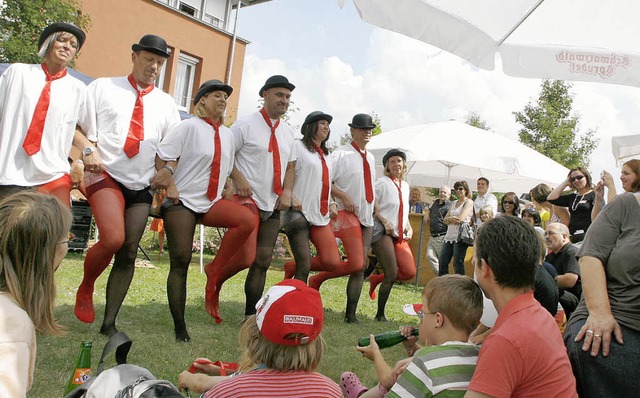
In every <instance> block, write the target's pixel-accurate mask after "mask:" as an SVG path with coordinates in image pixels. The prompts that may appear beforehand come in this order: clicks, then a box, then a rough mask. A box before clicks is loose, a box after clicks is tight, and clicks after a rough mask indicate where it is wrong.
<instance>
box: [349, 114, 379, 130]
mask: <svg viewBox="0 0 640 398" xmlns="http://www.w3.org/2000/svg"><path fill="white" fill-rule="evenodd" d="M349 127H353V128H354V129H365V130H368V129H375V128H376V125H375V124H374V123H373V119H372V118H371V116H370V115H367V114H366V113H358V114H357V115H355V116H354V117H353V120H352V121H351V123H349Z"/></svg>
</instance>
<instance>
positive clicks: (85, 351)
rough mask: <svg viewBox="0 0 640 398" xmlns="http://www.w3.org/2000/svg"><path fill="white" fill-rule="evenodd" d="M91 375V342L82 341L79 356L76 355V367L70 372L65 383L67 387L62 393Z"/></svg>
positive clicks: (65, 392) (67, 391) (72, 388)
mask: <svg viewBox="0 0 640 398" xmlns="http://www.w3.org/2000/svg"><path fill="white" fill-rule="evenodd" d="M90 375H91V342H90V341H83V342H82V345H81V348H80V356H79V357H78V362H76V367H75V369H74V370H73V372H71V377H70V378H69V384H67V388H66V390H65V391H64V395H67V394H69V393H70V392H71V391H73V390H75V389H76V387H78V386H79V385H80V384H82V383H84V382H85V381H87V380H89V376H90Z"/></svg>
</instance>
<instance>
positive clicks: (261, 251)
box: [244, 212, 280, 316]
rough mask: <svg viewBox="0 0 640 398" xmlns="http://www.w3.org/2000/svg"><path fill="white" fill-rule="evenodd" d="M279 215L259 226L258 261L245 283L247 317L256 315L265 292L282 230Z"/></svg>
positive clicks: (252, 265)
mask: <svg viewBox="0 0 640 398" xmlns="http://www.w3.org/2000/svg"><path fill="white" fill-rule="evenodd" d="M279 215H280V214H279V212H275V213H274V215H273V216H272V217H271V218H268V219H267V220H265V221H262V222H260V224H259V225H258V245H257V247H256V260H255V262H254V263H253V264H251V268H249V273H248V274H247V279H246V280H245V282H244V294H245V296H246V299H247V301H246V304H245V309H244V313H245V315H246V316H248V315H254V314H255V313H256V304H257V303H258V301H260V298H261V297H262V293H263V292H264V284H265V282H266V279H267V270H268V269H269V266H270V265H271V258H272V257H273V247H274V246H275V244H276V239H278V230H279V229H280V217H279Z"/></svg>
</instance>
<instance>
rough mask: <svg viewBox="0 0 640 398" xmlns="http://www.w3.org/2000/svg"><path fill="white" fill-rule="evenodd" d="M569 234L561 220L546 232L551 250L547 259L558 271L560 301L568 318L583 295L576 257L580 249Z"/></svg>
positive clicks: (557, 282)
mask: <svg viewBox="0 0 640 398" xmlns="http://www.w3.org/2000/svg"><path fill="white" fill-rule="evenodd" d="M569 236H570V235H569V228H568V227H567V226H566V225H564V224H562V223H559V222H554V223H551V224H549V226H548V227H547V231H546V234H545V239H546V241H547V247H548V248H549V250H551V253H549V254H547V257H546V258H545V261H546V262H548V263H550V264H551V265H553V267H554V268H555V269H556V272H557V273H558V276H557V277H556V278H555V279H556V285H558V290H559V291H560V300H559V301H560V304H561V305H562V308H564V311H565V313H566V315H567V319H569V317H571V314H572V313H573V311H574V310H575V309H576V307H577V306H578V303H579V302H580V296H581V295H582V282H581V280H580V266H579V265H578V260H577V258H576V255H577V254H578V250H577V249H576V248H575V246H573V244H571V240H570V238H569Z"/></svg>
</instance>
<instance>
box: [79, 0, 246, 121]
mask: <svg viewBox="0 0 640 398" xmlns="http://www.w3.org/2000/svg"><path fill="white" fill-rule="evenodd" d="M81 4H82V12H83V13H84V14H88V15H89V16H90V17H91V27H90V28H89V31H88V32H87V40H86V42H85V44H84V46H83V47H82V50H81V51H80V53H79V57H78V59H77V61H76V68H77V69H78V70H79V71H80V72H82V73H85V74H87V75H89V76H93V77H107V76H124V75H127V74H129V73H130V72H131V45H132V44H133V43H137V42H138V41H139V40H140V37H142V36H143V35H145V34H148V33H152V34H156V35H159V36H162V37H163V38H164V39H165V40H166V41H167V44H168V45H169V47H171V48H172V51H173V52H172V56H171V58H169V60H168V62H167V64H166V66H165V68H167V69H166V80H165V85H164V90H165V91H167V92H168V93H169V94H173V89H174V85H175V76H174V74H173V71H175V70H177V65H178V57H177V54H178V53H179V52H184V53H186V54H188V55H190V56H193V57H195V58H199V59H200V63H199V65H198V67H197V71H196V76H195V81H194V87H193V95H195V93H196V91H197V90H198V87H199V86H200V83H201V82H203V81H205V80H209V79H219V80H222V81H224V80H225V77H226V72H227V60H228V58H229V55H230V48H231V39H232V35H231V34H228V33H223V32H221V31H218V30H216V29H214V28H212V27H209V26H207V25H204V24H202V23H200V22H198V21H194V20H193V19H192V18H191V17H189V16H187V15H184V14H182V13H180V12H178V11H175V10H172V9H169V8H167V7H165V6H163V5H161V4H158V3H155V2H154V1H152V0H82V3H81ZM246 45H247V43H246V42H245V41H243V40H236V48H235V54H234V62H233V72H232V78H231V86H232V87H233V88H234V94H236V95H232V96H231V97H230V98H229V105H228V107H227V121H230V120H233V119H235V118H236V117H237V110H238V95H237V93H238V94H239V93H240V83H241V81H242V67H243V64H244V55H245V49H246Z"/></svg>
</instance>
